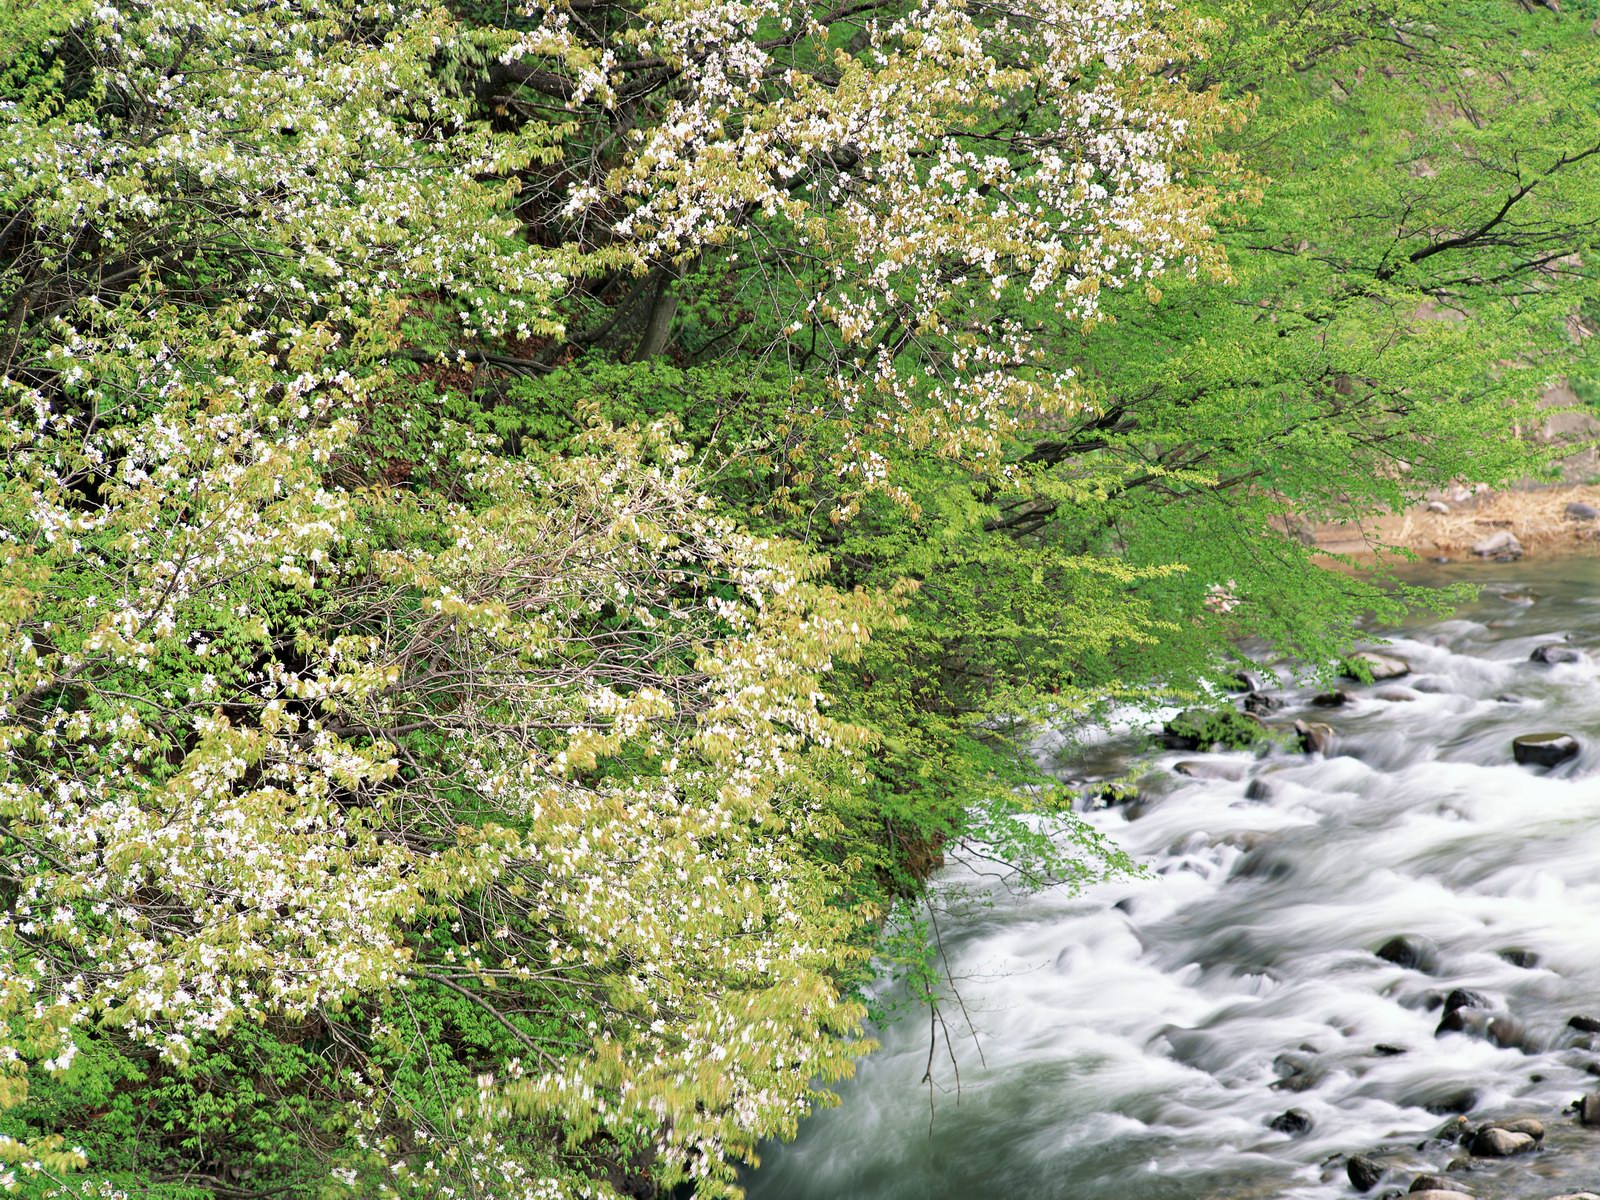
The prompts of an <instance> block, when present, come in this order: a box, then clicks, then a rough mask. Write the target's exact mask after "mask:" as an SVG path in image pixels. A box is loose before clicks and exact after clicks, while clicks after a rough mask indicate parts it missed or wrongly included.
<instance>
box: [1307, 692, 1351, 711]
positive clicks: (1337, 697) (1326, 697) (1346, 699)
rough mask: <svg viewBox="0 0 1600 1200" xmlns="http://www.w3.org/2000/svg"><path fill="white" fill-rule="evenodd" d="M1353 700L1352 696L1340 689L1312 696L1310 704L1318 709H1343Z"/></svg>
mask: <svg viewBox="0 0 1600 1200" xmlns="http://www.w3.org/2000/svg"><path fill="white" fill-rule="evenodd" d="M1353 699H1355V697H1354V696H1352V695H1351V694H1350V693H1349V692H1347V691H1344V690H1342V689H1341V690H1338V691H1333V692H1323V693H1322V694H1321V695H1317V696H1313V697H1311V703H1313V704H1315V705H1316V706H1317V707H1318V708H1343V707H1344V706H1345V705H1346V704H1349V703H1350V701H1351V700H1353Z"/></svg>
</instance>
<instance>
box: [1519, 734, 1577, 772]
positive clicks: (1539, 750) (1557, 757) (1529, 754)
mask: <svg viewBox="0 0 1600 1200" xmlns="http://www.w3.org/2000/svg"><path fill="white" fill-rule="evenodd" d="M1577 754H1578V739H1577V738H1575V737H1573V736H1572V735H1571V734H1570V733H1525V734H1523V735H1522V736H1521V737H1518V738H1513V739H1512V741H1511V756H1512V757H1513V758H1515V759H1516V760H1517V762H1519V763H1521V764H1522V765H1523V766H1525V767H1529V766H1532V767H1554V766H1557V765H1559V764H1560V763H1564V762H1566V761H1567V759H1569V758H1575V757H1577Z"/></svg>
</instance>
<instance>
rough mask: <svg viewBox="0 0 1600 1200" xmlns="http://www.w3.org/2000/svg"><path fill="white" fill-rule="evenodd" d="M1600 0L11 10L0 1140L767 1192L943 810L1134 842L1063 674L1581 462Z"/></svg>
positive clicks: (1173, 665) (1161, 682) (309, 2)
mask: <svg viewBox="0 0 1600 1200" xmlns="http://www.w3.org/2000/svg"><path fill="white" fill-rule="evenodd" d="M1572 7H1574V6H1569V11H1564V12H1562V13H1555V12H1553V11H1550V10H1548V9H1546V8H1540V7H1537V6H1524V5H1520V4H1518V3H1516V2H1515V0H1487V2H1486V0H1378V2H1377V3H1374V2H1373V0H1360V2H1357V0H1312V2H1310V3H1306V2H1304V0H1296V2H1294V3H1287V2H1285V0H1196V2H1195V3H1193V4H1190V5H1186V6H1171V5H1167V4H1163V3H1159V2H1157V0H1035V2H1034V3H1031V4H1029V5H1027V6H1023V7H1016V8H1013V7H1008V6H1006V5H1003V4H999V5H991V4H981V3H972V2H962V0H859V2H850V0H842V2H840V3H837V4H820V5H819V4H815V3H810V2H809V0H801V2H797V3H792V4H791V3H786V2H784V0H616V2H612V0H551V2H548V3H546V2H542V0H535V2H533V3H530V4H528V5H526V6H521V7H518V6H507V7H501V6H499V5H487V4H482V3H477V2H475V0H455V2H454V3H440V4H435V3H431V2H426V0H396V2H394V3H370V2H368V0H69V2H66V3H61V2H50V3H39V4H35V5H32V6H29V5H20V6H13V7H11V8H9V9H7V10H6V11H5V12H4V13H3V14H0V37H3V38H4V42H5V44H6V45H7V46H8V48H9V54H8V57H7V60H6V62H5V63H4V65H0V139H3V142H4V153H3V154H0V313H3V317H4V320H3V323H0V450H3V453H4V458H5V462H6V469H5V472H4V475H3V477H0V746H3V748H4V752H5V757H4V761H3V763H0V1170H3V1171H4V1174H3V1175H0V1182H3V1183H4V1185H5V1186H6V1187H8V1188H10V1189H12V1190H18V1191H20V1192H22V1193H23V1194H26V1195H39V1196H44V1195H85V1196H89V1195H93V1196H120V1195H127V1196H150V1197H163V1198H166V1200H179V1198H182V1197H194V1196H213V1195H215V1196H224V1197H253V1196H265V1195H297V1196H330V1197H331V1196H339V1195H358V1196H385V1195H387V1196H395V1197H399V1196H419V1197H420V1196H429V1197H432V1196H474V1197H504V1198H513V1197H517V1198H529V1200H531V1198H535V1197H538V1198H543V1200H555V1198H558V1197H569V1196H570V1197H579V1196H585V1197H588V1196H614V1195H619V1194H644V1195H648V1194H656V1192H655V1189H657V1188H670V1187H672V1186H674V1185H677V1184H680V1183H683V1182H684V1181H693V1186H694V1188H695V1194H697V1195H701V1196H707V1197H710V1196H719V1195H722V1196H731V1195H736V1194H737V1191H738V1189H737V1182H736V1181H737V1176H736V1169H737V1164H738V1163H739V1162H741V1161H748V1160H751V1159H752V1158H753V1157H754V1154H755V1150H756V1147H757V1145H758V1143H759V1141H760V1140H761V1139H762V1138H766V1137H772V1136H783V1135H786V1134H789V1133H791V1132H792V1131H793V1129H794V1126H795V1123H796V1121H797V1120H798V1119H799V1117H800V1116H801V1115H802V1114H803V1113H804V1112H805V1111H806V1109H807V1107H808V1106H809V1105H810V1104H812V1103H814V1102H816V1101H817V1100H818V1099H822V1098H825V1096H826V1092H825V1089H826V1087H827V1086H828V1084H829V1083H830V1082H831V1081H833V1080H837V1079H838V1078H840V1077H841V1076H843V1075H844V1074H845V1073H847V1072H848V1071H849V1069H850V1066H851V1063H852V1061H853V1060H854V1058H855V1057H856V1056H857V1055H858V1054H859V1053H860V1052H861V1051H863V1050H864V1049H866V1048H867V1044H866V1043H865V1042H864V1041H862V1040H861V1038H860V1027H861V1019H862V1016H863V1012H864V1009H863V1006H862V1005H861V1004H860V1003H859V1002H858V999H857V996H856V992H855V990H854V989H855V986H856V985H857V984H858V983H859V981H860V980H861V979H862V978H863V976H864V973H865V972H867V971H869V970H871V969H873V968H872V966H871V963H870V962H869V955H870V953H871V952H872V950H873V948H874V945H875V944H877V945H878V946H879V947H880V948H881V949H884V950H885V953H888V950H887V947H886V946H885V945H884V944H883V943H878V942H876V939H877V937H878V933H879V930H880V922H881V921H882V920H883V919H884V918H885V917H886V916H887V915H888V914H889V913H890V911H891V909H892V908H893V906H894V905H895V904H896V903H901V902H904V901H905V900H906V899H907V898H911V897H916V896H918V895H919V894H920V891H921V888H922V886H923V884H922V881H923V878H924V876H925V874H926V872H927V870H928V868H929V867H930V866H931V865H932V864H933V863H934V862H935V861H937V858H938V855H939V854H940V853H941V851H947V852H955V851H957V850H959V849H960V848H962V847H967V848H972V849H975V850H978V851H981V852H982V853H984V854H986V855H990V856H993V857H995V858H998V859H999V860H1001V861H1003V862H1004V863H1006V864H1008V865H1009V867H1010V868H1012V869H1015V870H1017V871H1019V872H1020V873H1021V874H1022V875H1023V876H1024V877H1025V878H1027V879H1029V880H1033V881H1047V880H1052V879H1054V880H1063V881H1066V882H1068V883H1072V882H1079V881H1082V880H1085V879H1090V878H1093V877H1095V876H1096V875H1097V874H1099V873H1102V872H1104V871H1106V870H1109V869H1115V868H1116V867H1118V866H1119V865H1121V864H1120V860H1119V858H1118V856H1117V855H1116V853H1115V851H1114V850H1112V849H1111V848H1109V847H1105V846H1103V845H1100V844H1099V843H1097V842H1096V841H1095V840H1094V838H1093V837H1092V836H1091V835H1090V834H1089V832H1088V830H1087V828H1086V827H1085V826H1083V825H1082V824H1081V823H1080V822H1078V821H1077V820H1076V818H1074V817H1073V816H1072V814H1071V812H1070V809H1068V808H1067V807H1065V805H1064V803H1063V797H1061V796H1060V795H1058V794H1056V793H1055V792H1053V791H1052V790H1051V789H1049V788H1047V787H1044V786H1043V780H1042V778H1041V777H1040V776H1039V775H1038V774H1037V772H1036V771H1035V770H1034V769H1033V767H1032V766H1031V763H1030V762H1029V760H1028V759H1027V756H1026V755H1025V754H1022V753H1021V752H1020V751H1019V747H1018V745H1017V743H1016V739H1015V738H1014V737H1012V736H1008V734H1009V733H1014V732H1015V731H1016V730H1018V729H1021V730H1026V729H1027V728H1030V727H1032V726H1033V724H1034V723H1035V722H1037V721H1039V720H1042V719H1051V720H1055V721H1057V722H1068V723H1070V722H1072V721H1074V720H1076V719H1081V718H1084V717H1087V716H1089V715H1091V714H1093V713H1095V712H1096V711H1099V710H1100V709H1102V708H1103V707H1104V706H1106V705H1108V704H1111V703H1114V702H1124V701H1130V700H1131V701H1135V702H1145V701H1152V700H1155V699H1158V698H1163V697H1170V696H1173V695H1194V694H1197V693H1198V692H1200V691H1201V690H1203V689H1204V688H1205V687H1206V686H1207V685H1208V683H1210V682H1214V681H1216V680H1218V679H1220V678H1222V677H1224V676H1225V675H1226V674H1228V673H1229V672H1231V671H1232V670H1234V669H1235V668H1236V666H1237V659H1238V655H1239V653H1240V651H1238V650H1237V648H1236V647H1237V644H1238V642H1237V639H1238V638H1239V637H1240V636H1241V635H1243V634H1249V635H1253V636H1254V637H1256V638H1258V639H1260V641H1259V643H1256V644H1259V645H1260V646H1262V647H1263V649H1262V653H1268V654H1278V653H1285V654H1294V655H1298V656H1301V657H1303V658H1305V659H1307V660H1309V661H1312V662H1318V661H1330V660H1331V658H1332V656H1333V655H1335V654H1336V653H1338V652H1339V651H1340V650H1341V649H1342V648H1343V647H1344V645H1345V644H1346V643H1347V642H1348V641H1349V639H1350V637H1351V635H1352V631H1353V629H1354V628H1355V624H1356V622H1357V620H1358V619H1359V617H1360V615H1361V614H1362V613H1363V612H1365V611H1367V610H1369V609H1371V608H1373V607H1379V608H1390V609H1392V607H1393V606H1394V605H1396V604H1398V603H1402V602H1403V601H1404V600H1405V599H1406V597H1407V593H1406V592H1404V591H1400V592H1393V591H1383V590H1381V589H1380V588H1379V586H1378V585H1377V583H1375V582H1374V581H1373V580H1372V579H1371V578H1370V577H1368V578H1358V577H1356V576H1353V575H1350V574H1347V573H1339V572H1333V571H1329V570H1326V569H1325V564H1323V563H1322V562H1321V561H1319V557H1318V555H1317V554H1316V552H1315V551H1314V549H1312V548H1311V547H1309V546H1308V545H1306V544H1305V543H1304V542H1303V541H1302V540H1301V538H1300V537H1299V534H1298V531H1299V529H1300V528H1301V526H1302V524H1303V523H1305V522H1309V521H1317V520H1346V521H1360V520H1362V519H1364V518H1365V517H1367V516H1369V515H1372V514H1375V513H1377V512H1381V511H1384V510H1388V509H1393V508H1396V507H1399V506H1402V505H1404V504H1406V503H1408V502H1411V501H1413V500H1415V499H1416V498H1417V497H1419V496H1421V495H1422V494H1424V493H1425V492H1426V491H1427V490H1428V489H1429V488H1433V487H1437V486H1443V485H1446V484H1449V483H1451V482H1457V481H1478V480H1483V481H1488V482H1500V481H1503V480H1507V479H1512V478H1516V477H1518V476H1520V475H1523V474H1527V473H1530V472H1537V471H1539V470H1542V469H1544V468H1545V461H1544V456H1545V454H1546V451H1544V450H1541V449H1540V448H1539V447H1538V446H1536V445H1534V444H1533V443H1531V442H1529V441H1527V440H1524V439H1519V438H1517V437H1513V436H1508V434H1509V433H1510V431H1512V430H1514V429H1516V428H1519V427H1522V428H1526V427H1528V425H1529V424H1530V423H1532V422H1535V421H1536V420H1537V416H1536V409H1535V402H1536V400H1537V398H1538V396H1539V395H1540V393H1541V392H1542V390H1543V389H1544V387H1545V385H1546V384H1547V383H1548V382H1550V381H1551V380H1553V379H1555V378H1558V377H1560V376H1563V375H1572V376H1576V377H1580V378H1582V377H1585V374H1586V372H1588V371H1589V370H1590V368H1589V367H1588V366H1587V363H1586V358H1587V354H1588V335H1589V333H1590V332H1591V321H1592V319H1593V316H1594V313H1595V308H1594V295H1593V291H1594V287H1593V282H1592V276H1593V269H1594V259H1595V251H1596V244H1595V243H1596V240H1597V239H1600V113H1597V111H1596V105H1595V101H1594V97H1595V96H1597V95H1600V53H1597V46H1600V41H1597V38H1596V36H1595V34H1594V32H1592V31H1591V28H1590V21H1591V20H1593V18H1594V16H1595V15H1596V14H1584V13H1582V12H1575V11H1570V9H1571V8H1572ZM925 950H926V947H924V948H922V949H916V950H913V952H912V953H911V956H910V960H911V965H912V966H915V965H916V964H917V962H918V961H920V958H919V956H920V955H922V954H923V953H924V952H925Z"/></svg>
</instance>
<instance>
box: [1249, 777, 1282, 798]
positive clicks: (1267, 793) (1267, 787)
mask: <svg viewBox="0 0 1600 1200" xmlns="http://www.w3.org/2000/svg"><path fill="white" fill-rule="evenodd" d="M1275 791H1276V789H1275V788H1274V787H1273V786H1272V785H1271V784H1270V783H1268V782H1267V781H1266V780H1265V779H1252V780H1251V781H1250V784H1249V786H1248V787H1246V788H1245V789H1244V798H1245V799H1246V800H1271V799H1272V796H1273V793H1274V792H1275Z"/></svg>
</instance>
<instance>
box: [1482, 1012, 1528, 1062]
mask: <svg viewBox="0 0 1600 1200" xmlns="http://www.w3.org/2000/svg"><path fill="white" fill-rule="evenodd" d="M1488 1032H1489V1041H1490V1042H1491V1043H1492V1044H1494V1045H1496V1046H1499V1047H1501V1048H1502V1049H1511V1050H1521V1051H1522V1052H1523V1053H1524V1054H1532V1053H1533V1051H1534V1047H1533V1044H1532V1043H1531V1041H1530V1040H1529V1038H1528V1034H1527V1031H1526V1030H1524V1029H1523V1028H1522V1025H1521V1024H1520V1023H1519V1022H1518V1021H1517V1020H1516V1019H1515V1018H1513V1017H1494V1018H1491V1019H1490V1021H1489V1025H1488Z"/></svg>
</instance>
